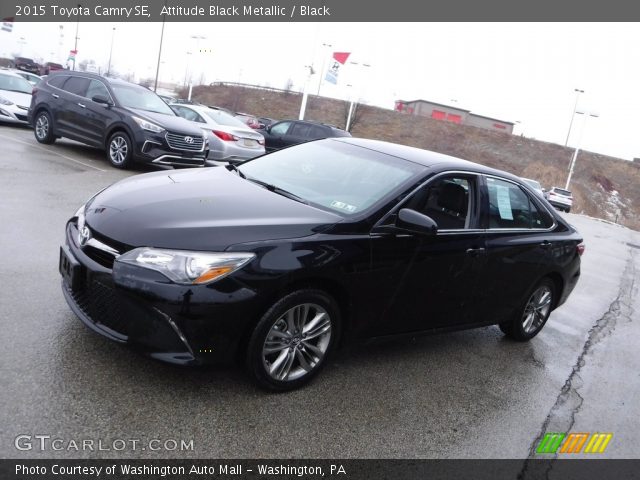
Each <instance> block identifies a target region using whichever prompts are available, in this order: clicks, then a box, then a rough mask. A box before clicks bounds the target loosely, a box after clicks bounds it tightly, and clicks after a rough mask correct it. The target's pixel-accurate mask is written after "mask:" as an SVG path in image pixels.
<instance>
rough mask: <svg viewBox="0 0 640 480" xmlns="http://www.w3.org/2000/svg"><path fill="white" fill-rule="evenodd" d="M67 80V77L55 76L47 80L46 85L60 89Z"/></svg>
mask: <svg viewBox="0 0 640 480" xmlns="http://www.w3.org/2000/svg"><path fill="white" fill-rule="evenodd" d="M67 78H69V76H68V75H56V76H55V77H53V78H50V79H49V80H47V83H48V84H49V85H51V86H52V87H56V88H62V84H63V83H64V82H65V81H66V80H67Z"/></svg>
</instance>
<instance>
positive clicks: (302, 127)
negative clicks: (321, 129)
mask: <svg viewBox="0 0 640 480" xmlns="http://www.w3.org/2000/svg"><path fill="white" fill-rule="evenodd" d="M309 127H310V125H308V124H306V123H294V124H293V128H292V129H291V132H290V133H289V135H293V136H294V137H302V138H309Z"/></svg>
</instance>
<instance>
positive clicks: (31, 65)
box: [13, 57, 40, 75]
mask: <svg viewBox="0 0 640 480" xmlns="http://www.w3.org/2000/svg"><path fill="white" fill-rule="evenodd" d="M13 65H14V68H16V69H18V70H23V71H25V72H30V73H33V74H35V75H38V74H39V73H40V65H38V64H37V63H36V62H34V61H33V60H32V59H31V58H27V57H16V59H15V60H14V61H13Z"/></svg>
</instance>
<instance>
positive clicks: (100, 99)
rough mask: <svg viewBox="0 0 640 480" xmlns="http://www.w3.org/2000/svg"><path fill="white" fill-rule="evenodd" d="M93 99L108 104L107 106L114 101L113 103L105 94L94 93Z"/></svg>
mask: <svg viewBox="0 0 640 480" xmlns="http://www.w3.org/2000/svg"><path fill="white" fill-rule="evenodd" d="M91 100H92V101H94V102H96V103H99V104H101V105H106V106H107V107H110V106H111V105H113V103H111V101H110V100H109V99H108V98H107V97H105V96H103V95H94V96H93V97H91Z"/></svg>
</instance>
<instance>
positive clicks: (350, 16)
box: [0, 0, 640, 22]
mask: <svg viewBox="0 0 640 480" xmlns="http://www.w3.org/2000/svg"><path fill="white" fill-rule="evenodd" d="M0 18H2V19H3V21H5V22H6V21H15V22H63V21H74V22H75V21H82V22H160V21H167V22H416V21H418V22H432V21H482V22H492V21H498V22H503V21H536V22H537V21H637V20H639V19H640V6H639V5H638V4H637V3H635V2H630V1H628V0H609V1H607V2H584V1H578V0H563V1H561V2H558V1H557V0H537V1H535V2H533V1H526V2H524V1H513V0H449V1H416V0H394V1H393V2H389V1H380V0H375V1H366V0H214V1H206V0H134V1H131V0H108V1H107V0H81V1H80V2H78V0H46V1H45V0H29V1H26V0H18V1H3V2H0Z"/></svg>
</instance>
